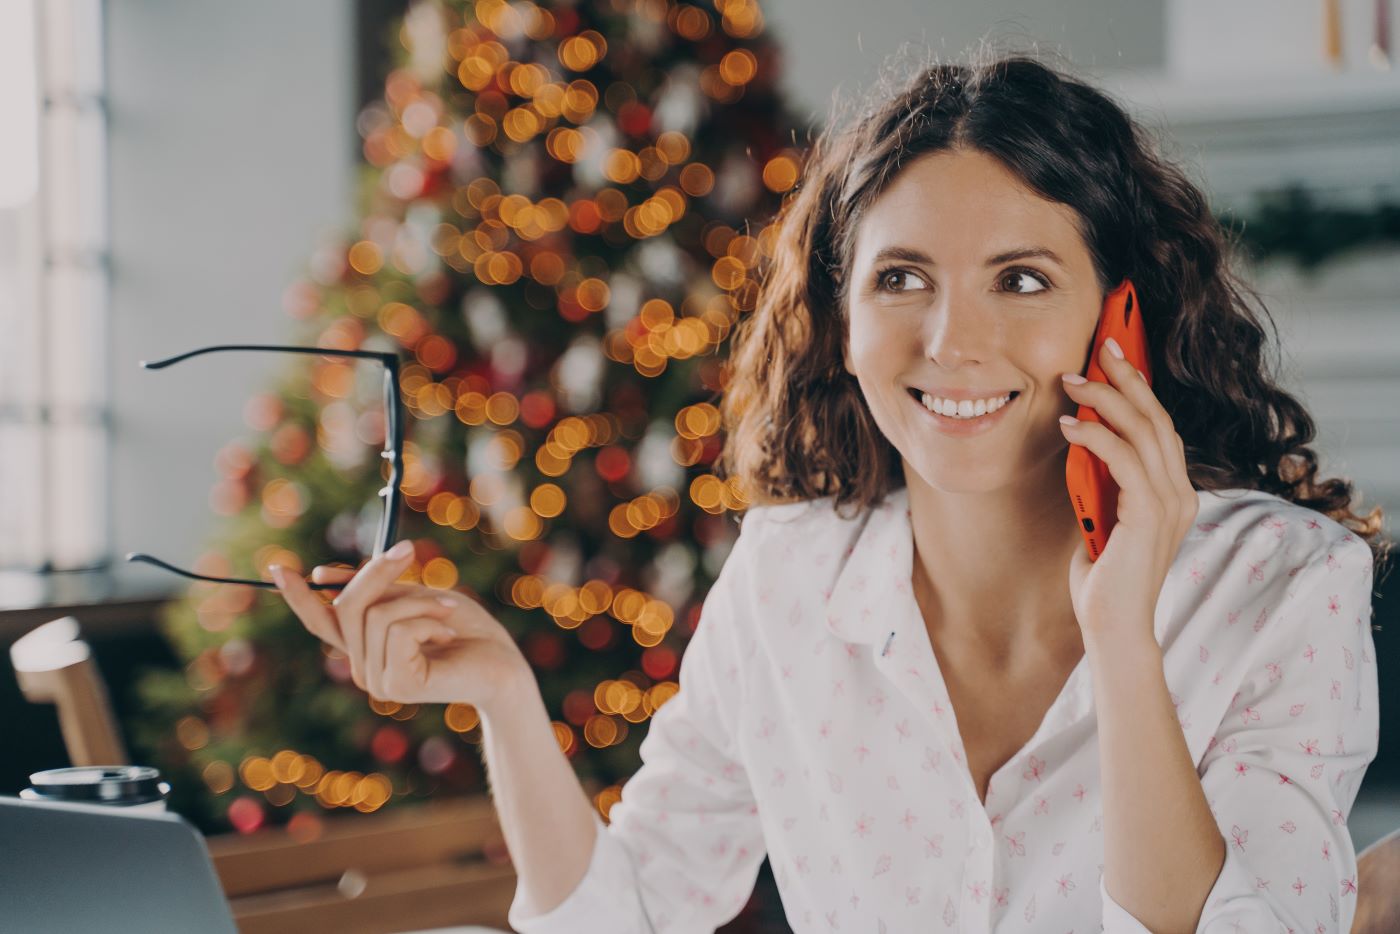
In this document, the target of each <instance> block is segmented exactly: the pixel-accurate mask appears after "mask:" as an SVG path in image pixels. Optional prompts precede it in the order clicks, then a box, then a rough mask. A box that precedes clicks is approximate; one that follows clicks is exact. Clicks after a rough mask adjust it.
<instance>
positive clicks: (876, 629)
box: [826, 487, 914, 645]
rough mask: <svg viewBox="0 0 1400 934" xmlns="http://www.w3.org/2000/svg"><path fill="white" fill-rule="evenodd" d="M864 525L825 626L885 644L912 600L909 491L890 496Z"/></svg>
mask: <svg viewBox="0 0 1400 934" xmlns="http://www.w3.org/2000/svg"><path fill="white" fill-rule="evenodd" d="M860 522H861V526H860V530H859V531H858V532H857V533H856V537H855V540H854V541H853V542H852V543H851V545H850V546H849V547H848V548H847V549H846V561H845V563H844V564H843V565H842V566H841V570H840V571H839V572H838V573H837V577H836V581H835V583H834V584H833V585H832V588H831V594H830V596H829V598H828V600H827V613H826V628H827V630H828V631H829V632H831V633H832V634H833V635H835V636H837V637H838V638H840V639H843V640H845V641H846V642H854V643H858V644H862V645H873V644H875V643H877V642H878V643H881V644H882V645H883V643H884V640H885V639H887V638H888V637H889V634H890V633H891V632H894V631H896V630H898V629H899V628H900V625H899V624H900V622H901V621H902V619H903V617H904V616H905V615H907V609H908V601H909V600H910V599H911V596H912V581H913V570H914V536H913V532H912V523H911V519H910V513H909V490H908V487H900V488H899V489H897V490H893V491H891V492H890V493H888V494H886V496H885V498H884V500H883V501H881V502H880V503H879V504H877V505H875V506H871V507H870V508H869V509H868V510H867V511H866V513H865V515H864V517H863V518H862V519H861V520H860Z"/></svg>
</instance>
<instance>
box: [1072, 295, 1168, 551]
mask: <svg viewBox="0 0 1400 934" xmlns="http://www.w3.org/2000/svg"><path fill="white" fill-rule="evenodd" d="M1110 337H1111V338H1113V339H1114V340H1116V341H1118V346H1120V347H1122V348H1123V355H1124V357H1126V358H1127V360H1128V362H1129V363H1131V364H1132V365H1133V366H1135V367H1137V368H1138V369H1139V370H1141V371H1142V375H1143V376H1145V377H1146V378H1147V384H1148V385H1149V386H1150V385H1152V369H1151V363H1150V360H1149V357H1148V353H1147V332H1146V330H1145V329H1144V328H1143V326H1142V312H1141V309H1140V308H1139V306H1138V300H1137V292H1136V290H1134V288H1133V283H1132V281H1131V280H1129V279H1124V280H1123V281H1122V282H1121V283H1120V284H1119V285H1118V286H1117V287H1116V288H1115V289H1114V290H1113V291H1111V292H1109V293H1108V295H1106V296H1104V302H1103V309H1102V311H1100V313H1099V329H1098V333H1096V334H1095V335H1094V346H1093V350H1092V351H1091V352H1090V353H1089V365H1088V367H1087V368H1086V369H1085V371H1084V372H1083V373H1082V374H1081V375H1082V376H1084V378H1085V379H1090V380H1098V381H1099V382H1101V383H1109V384H1110V385H1111V384H1112V383H1111V381H1110V380H1109V378H1108V375H1107V374H1105V373H1104V371H1103V368H1102V367H1101V366H1099V354H1100V353H1101V352H1102V349H1103V345H1104V342H1105V341H1107V340H1108V339H1109V338H1110ZM1075 417H1076V418H1078V419H1079V420H1080V421H1082V422H1098V423H1100V424H1103V419H1101V418H1099V415H1098V413H1097V412H1095V411H1094V410H1093V409H1091V408H1089V407H1088V406H1086V405H1081V406H1080V407H1079V411H1078V412H1076V413H1075ZM1065 485H1066V486H1067V487H1068V489H1069V499H1070V502H1071V503H1072V504H1073V505H1074V512H1075V515H1076V516H1077V517H1078V518H1079V531H1080V533H1081V534H1082V535H1083V536H1084V544H1085V545H1086V546H1088V549H1089V560H1090V561H1097V560H1098V558H1099V555H1100V554H1102V553H1103V549H1104V546H1105V545H1106V544H1107V543H1108V535H1109V533H1110V532H1112V531H1113V525H1114V523H1115V522H1117V520H1118V484H1117V483H1115V482H1114V480H1113V476H1112V474H1110V473H1109V470H1108V465H1107V464H1105V463H1104V462H1103V461H1102V460H1101V459H1100V458H1099V457H1098V456H1097V455H1095V454H1093V453H1092V452H1091V451H1089V449H1088V448H1085V447H1084V446H1083V445H1079V444H1071V445H1070V446H1069V455H1068V457H1067V458H1066V460H1065Z"/></svg>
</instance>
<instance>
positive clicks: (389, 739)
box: [369, 723, 408, 765]
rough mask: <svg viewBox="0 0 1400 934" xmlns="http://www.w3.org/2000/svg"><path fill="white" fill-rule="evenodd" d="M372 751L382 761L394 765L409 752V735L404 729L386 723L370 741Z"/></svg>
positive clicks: (376, 731)
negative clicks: (405, 734) (406, 734)
mask: <svg viewBox="0 0 1400 934" xmlns="http://www.w3.org/2000/svg"><path fill="white" fill-rule="evenodd" d="M369 751H370V753H371V754H372V755H373V756H374V757H375V758H376V759H378V760H379V761H380V762H383V763H385V764H386V765H393V764H394V763H395V762H398V761H399V760H400V759H402V758H403V757H404V756H405V755H407V754H408V737H407V736H404V733H403V730H401V729H399V728H398V727H396V726H394V725H393V724H388V723H386V724H385V725H384V726H381V727H380V728H379V729H378V730H375V732H374V738H373V739H371V740H370V741H369Z"/></svg>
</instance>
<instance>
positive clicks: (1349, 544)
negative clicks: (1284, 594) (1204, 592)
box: [1182, 489, 1371, 589]
mask: <svg viewBox="0 0 1400 934" xmlns="http://www.w3.org/2000/svg"><path fill="white" fill-rule="evenodd" d="M1197 495H1198V497H1199V499H1200V510H1199V511H1198V512H1197V514H1196V521H1195V524H1194V525H1193V527H1192V529H1191V531H1190V532H1188V533H1187V536H1186V539H1185V540H1184V542H1183V545H1182V553H1183V556H1184V557H1187V558H1190V559H1191V560H1193V561H1195V562H1196V563H1197V564H1198V565H1199V564H1202V563H1209V564H1210V565H1211V566H1214V567H1215V568H1216V569H1217V570H1220V571H1227V570H1231V569H1233V570H1238V569H1240V568H1247V569H1249V570H1250V572H1251V576H1252V578H1253V579H1254V580H1255V581H1256V582H1260V580H1261V578H1266V577H1278V576H1279V575H1280V572H1281V575H1282V578H1283V579H1285V580H1293V579H1295V578H1296V577H1297V576H1298V575H1299V574H1300V573H1301V572H1302V571H1303V570H1304V569H1306V568H1307V567H1309V566H1317V565H1320V564H1321V565H1325V564H1326V563H1327V562H1328V559H1329V556H1330V558H1331V560H1332V562H1333V563H1336V562H1339V561H1345V563H1346V564H1347V565H1348V566H1353V567H1355V566H1358V565H1365V566H1367V567H1368V568H1369V566H1370V563H1371V549H1370V547H1369V546H1368V545H1367V544H1366V542H1365V540H1363V539H1362V538H1361V537H1360V536H1358V535H1356V534H1355V533H1353V532H1352V531H1351V530H1350V529H1348V528H1347V527H1346V526H1344V525H1342V524H1341V523H1340V522H1338V521H1336V520H1335V519H1332V518H1330V517H1328V516H1326V515H1323V514H1322V513H1320V512H1318V511H1317V510H1315V509H1309V508H1308V507H1306V506H1302V505H1299V504H1298V503H1295V502H1292V501H1290V500H1286V499H1284V498H1283V497H1281V496H1278V495H1276V494H1274V493H1267V492H1264V491H1262V490H1246V489H1237V490H1220V491H1209V490H1201V491H1198V494H1197ZM1290 589H1291V588H1290Z"/></svg>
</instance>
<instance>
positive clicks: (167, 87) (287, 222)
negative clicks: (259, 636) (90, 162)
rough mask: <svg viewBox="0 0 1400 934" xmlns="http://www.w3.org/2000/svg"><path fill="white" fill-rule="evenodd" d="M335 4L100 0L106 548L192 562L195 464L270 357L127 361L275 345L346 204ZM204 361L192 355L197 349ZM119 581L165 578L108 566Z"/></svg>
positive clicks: (348, 118) (199, 490) (341, 9)
mask: <svg viewBox="0 0 1400 934" xmlns="http://www.w3.org/2000/svg"><path fill="white" fill-rule="evenodd" d="M354 10H355V6H354V4H353V3H351V2H349V0H297V2H295V3H278V2H274V0H241V2H238V3H224V2H216V0H108V4H107V17H108V42H107V55H108V58H107V61H108V85H109V89H110V133H111V141H110V146H111V149H110V153H111V177H110V185H111V214H110V216H111V242H112V251H113V256H112V263H113V282H112V321H111V332H110V333H111V353H112V357H111V366H110V369H111V400H112V411H113V418H114V424H113V451H112V465H111V477H112V514H111V515H112V528H113V538H114V549H115V552H116V554H117V555H118V556H120V555H123V554H125V553H126V552H127V551H129V550H145V551H150V552H153V553H155V554H157V555H159V556H161V557H165V558H168V559H170V560H174V561H176V562H177V563H178V562H189V561H193V560H194V558H195V556H196V555H197V553H198V551H199V549H200V547H201V545H202V543H204V542H205V541H206V536H207V534H208V532H209V529H210V523H211V513H210V511H209V508H208V505H207V501H208V495H209V489H210V486H211V484H212V481H213V479H214V469H213V463H212V459H213V457H214V454H215V453H216V452H217V451H218V449H219V448H220V447H221V446H222V445H223V444H224V443H226V442H227V441H229V440H230V439H233V438H236V437H239V436H242V435H244V434H245V431H246V429H245V428H244V425H243V421H242V406H243V402H244V400H245V399H247V397H248V395H249V394H250V393H252V392H254V391H256V390H258V389H259V388H262V387H264V386H266V385H267V381H268V379H269V378H270V377H271V376H272V375H273V374H275V372H276V371H277V367H276V366H267V365H263V366H259V365H257V359H260V358H254V357H252V356H251V355H250V356H247V357H242V355H233V356H235V357H242V358H241V359H234V360H219V361H218V362H217V363H209V364H207V365H202V364H201V363H200V362H198V361H191V362H189V363H185V364H181V365H179V366H177V367H174V368H172V369H169V370H164V371H160V372H154V371H150V372H148V371H145V370H142V369H141V368H140V367H139V366H138V363H139V361H141V360H143V359H154V358H156V357H160V356H166V355H169V354H173V353H177V352H180V351H184V350H187V349H190V348H193V347H195V346H196V345H202V344H210V343H224V342H248V343H276V342H281V343H288V342H290V340H289V339H290V338H291V336H292V334H293V328H292V323H293V322H292V319H291V318H289V317H288V316H287V315H286V314H285V313H284V312H283V311H282V305H281V295H282V291H283V289H284V288H285V287H286V285H287V284H288V283H289V282H291V281H292V280H293V278H295V277H296V276H297V274H298V273H299V272H300V271H301V269H302V268H303V263H304V261H305V259H306V258H307V257H309V255H310V254H311V252H312V250H313V248H314V245H315V242H316V239H317V235H318V233H319V232H321V231H322V230H324V229H326V228H328V227H334V226H336V225H337V224H339V223H341V222H344V221H348V220H350V219H351V218H352V211H351V207H352V205H351V184H352V169H353V166H354V164H355V163H356V161H357V153H356V141H355V136H354V131H353V123H354V93H355V91H354V88H355V83H354V74H353V68H354V61H353V56H354V49H355V43H354V32H353V15H354ZM211 359H212V358H211ZM118 576H119V579H120V580H121V582H122V583H123V585H124V587H123V589H132V588H133V587H134V586H139V585H144V584H146V583H147V582H149V584H150V586H153V587H157V588H159V589H164V588H165V587H167V586H169V583H170V580H169V578H168V576H166V575H163V574H162V573H161V572H158V571H153V570H151V569H147V568H145V567H143V566H128V565H122V566H120V567H119V568H118Z"/></svg>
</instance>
